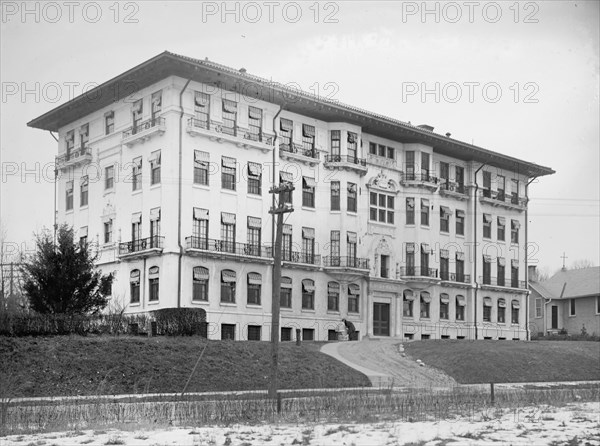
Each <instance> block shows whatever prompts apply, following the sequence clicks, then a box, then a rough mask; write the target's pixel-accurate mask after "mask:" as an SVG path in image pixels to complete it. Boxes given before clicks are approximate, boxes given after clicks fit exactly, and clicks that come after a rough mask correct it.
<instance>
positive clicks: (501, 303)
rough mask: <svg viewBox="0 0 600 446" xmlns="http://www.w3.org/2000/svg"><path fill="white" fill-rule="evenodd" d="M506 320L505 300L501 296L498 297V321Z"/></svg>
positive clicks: (502, 322)
mask: <svg viewBox="0 0 600 446" xmlns="http://www.w3.org/2000/svg"><path fill="white" fill-rule="evenodd" d="M505 322H506V300H504V299H503V298H500V299H498V323H499V324H504V323H505Z"/></svg>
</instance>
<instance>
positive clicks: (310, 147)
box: [302, 124, 315, 156]
mask: <svg viewBox="0 0 600 446" xmlns="http://www.w3.org/2000/svg"><path fill="white" fill-rule="evenodd" d="M302 146H303V147H304V151H305V152H304V154H305V155H306V156H313V154H314V150H315V128H314V126H312V125H308V124H302Z"/></svg>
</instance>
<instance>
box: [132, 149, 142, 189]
mask: <svg viewBox="0 0 600 446" xmlns="http://www.w3.org/2000/svg"><path fill="white" fill-rule="evenodd" d="M132 164H133V167H132V168H131V190H132V191H136V190H140V189H141V188H142V157H141V156H139V157H137V158H134V159H133V161H132Z"/></svg>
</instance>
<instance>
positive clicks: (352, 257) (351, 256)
mask: <svg viewBox="0 0 600 446" xmlns="http://www.w3.org/2000/svg"><path fill="white" fill-rule="evenodd" d="M357 242H358V239H357V236H356V232H348V233H347V234H346V249H347V251H346V252H347V254H348V266H352V267H357V266H358V265H356V244H357Z"/></svg>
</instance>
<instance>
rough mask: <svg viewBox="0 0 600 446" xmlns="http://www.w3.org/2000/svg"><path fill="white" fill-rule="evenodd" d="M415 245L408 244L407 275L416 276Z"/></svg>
mask: <svg viewBox="0 0 600 446" xmlns="http://www.w3.org/2000/svg"><path fill="white" fill-rule="evenodd" d="M415 273H416V271H415V244H414V243H407V244H406V275H407V276H415V275H416V274H415Z"/></svg>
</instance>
